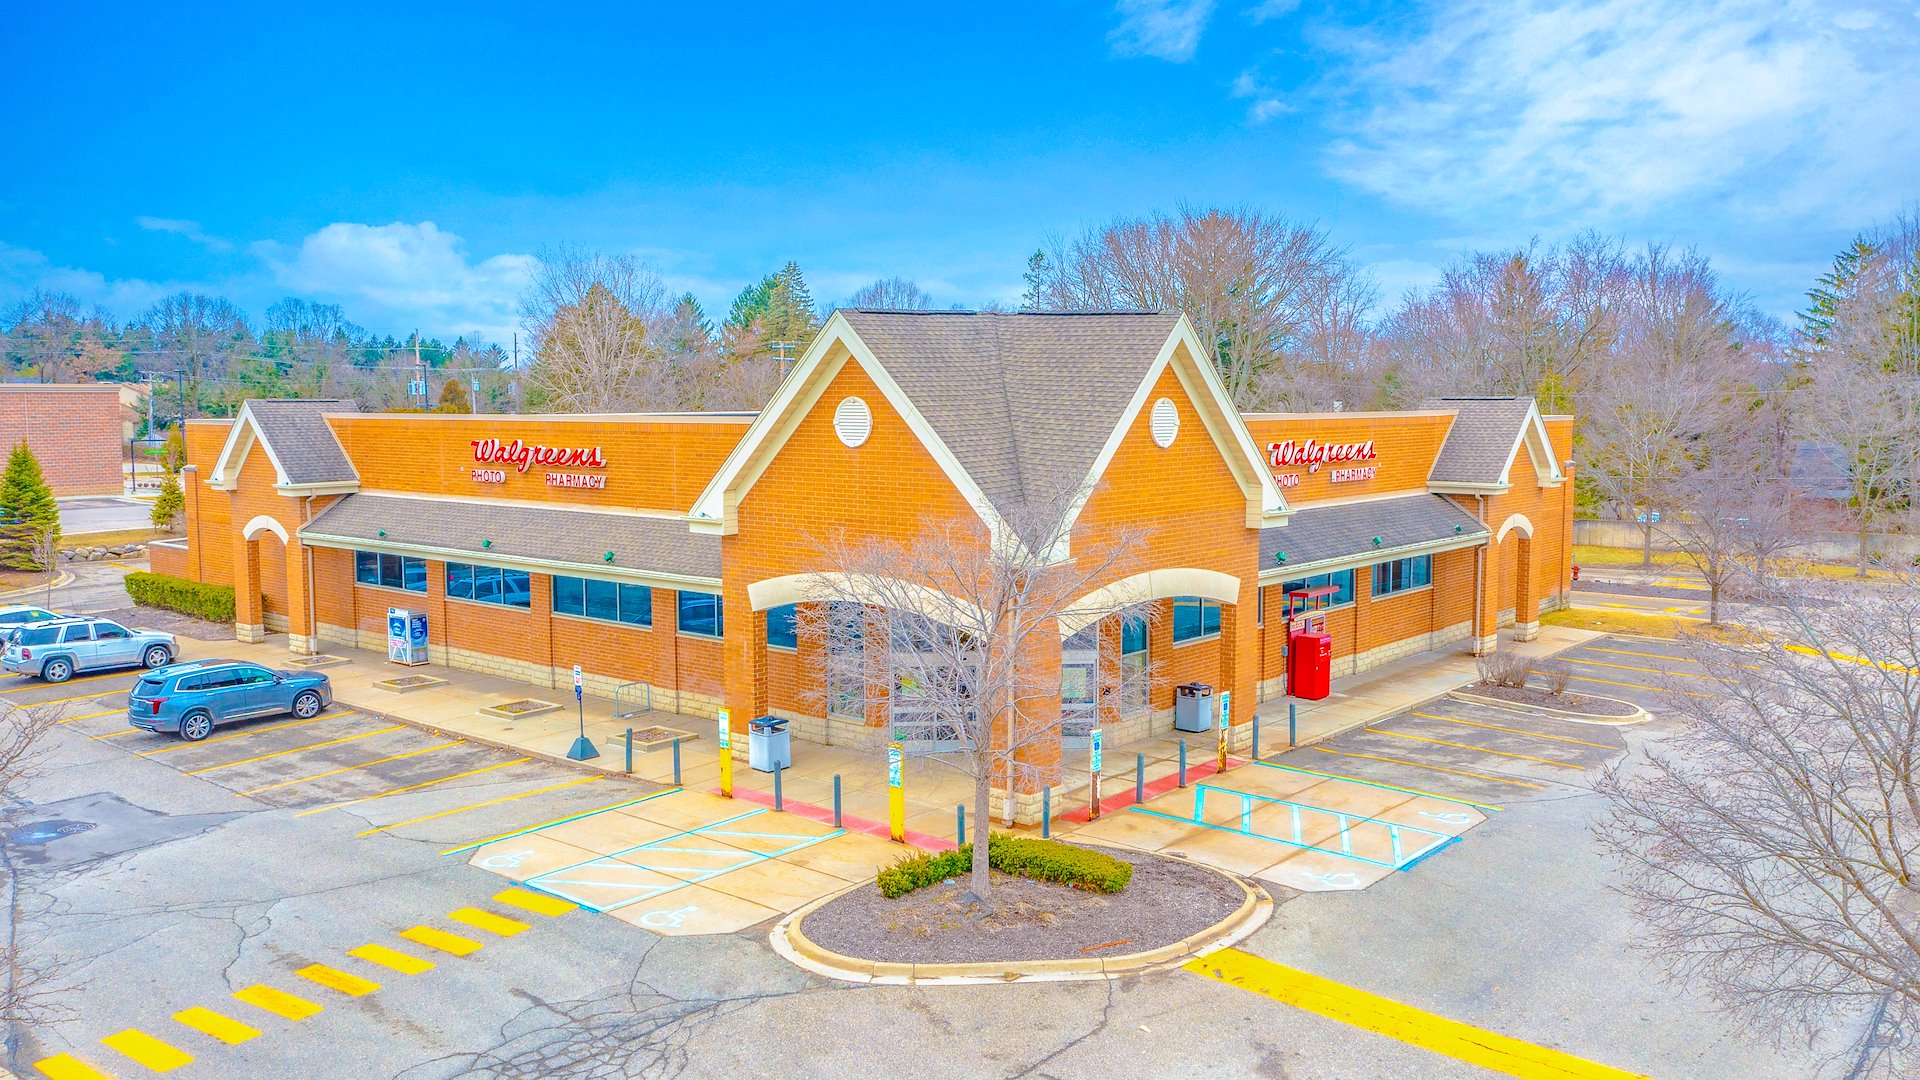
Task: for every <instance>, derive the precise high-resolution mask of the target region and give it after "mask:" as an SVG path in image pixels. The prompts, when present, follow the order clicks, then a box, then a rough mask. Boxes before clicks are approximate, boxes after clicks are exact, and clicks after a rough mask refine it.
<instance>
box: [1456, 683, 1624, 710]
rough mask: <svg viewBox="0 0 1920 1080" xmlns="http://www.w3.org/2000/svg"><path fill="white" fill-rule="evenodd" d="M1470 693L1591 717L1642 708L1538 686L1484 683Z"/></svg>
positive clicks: (1474, 687)
mask: <svg viewBox="0 0 1920 1080" xmlns="http://www.w3.org/2000/svg"><path fill="white" fill-rule="evenodd" d="M1466 692H1467V693H1469V694H1472V695H1474V696H1475V697H1489V698H1498V699H1500V700H1501V701H1513V702H1518V703H1519V704H1522V705H1539V706H1541V707H1543V708H1548V709H1558V710H1560V711H1561V712H1570V713H1585V714H1586V715H1588V716H1632V715H1633V714H1635V713H1637V712H1639V711H1640V707H1639V706H1637V705H1632V704H1629V703H1627V702H1624V701H1615V700H1613V699H1612V698H1600V697H1592V696H1590V695H1588V694H1575V693H1571V692H1569V693H1565V694H1550V693H1548V692H1547V691H1545V690H1542V689H1540V688H1539V687H1535V686H1487V685H1486V684H1484V683H1482V684H1480V685H1478V686H1470V687H1468V688H1467V690H1466Z"/></svg>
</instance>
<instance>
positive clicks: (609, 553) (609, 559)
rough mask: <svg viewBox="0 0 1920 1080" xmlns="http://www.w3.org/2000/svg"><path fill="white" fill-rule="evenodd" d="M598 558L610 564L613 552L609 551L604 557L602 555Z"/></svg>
mask: <svg viewBox="0 0 1920 1080" xmlns="http://www.w3.org/2000/svg"><path fill="white" fill-rule="evenodd" d="M600 558H601V559H603V560H605V561H607V562H612V561H613V552H611V551H609V552H607V553H606V554H605V555H602V556H600Z"/></svg>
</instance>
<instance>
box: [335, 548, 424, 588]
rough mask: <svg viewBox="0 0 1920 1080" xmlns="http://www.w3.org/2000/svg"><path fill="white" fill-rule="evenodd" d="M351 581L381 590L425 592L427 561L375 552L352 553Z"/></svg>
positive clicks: (408, 556)
mask: <svg viewBox="0 0 1920 1080" xmlns="http://www.w3.org/2000/svg"><path fill="white" fill-rule="evenodd" d="M353 580H355V581H357V582H359V583H360V584H362V585H378V586H380V587H381V588H383V589H405V590H407V591H408V592H418V593H423V592H426V591H427V560H425V559H416V558H414V557H413V556H411V555H383V554H381V553H380V552H377V551H356V552H354V553H353Z"/></svg>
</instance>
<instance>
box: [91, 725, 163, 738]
mask: <svg viewBox="0 0 1920 1080" xmlns="http://www.w3.org/2000/svg"><path fill="white" fill-rule="evenodd" d="M158 734H159V732H157V731H148V730H147V729H146V728H137V727H130V728H123V729H121V730H119V731H109V732H107V733H106V734H105V735H89V736H88V738H90V739H117V738H119V737H120V736H122V735H158Z"/></svg>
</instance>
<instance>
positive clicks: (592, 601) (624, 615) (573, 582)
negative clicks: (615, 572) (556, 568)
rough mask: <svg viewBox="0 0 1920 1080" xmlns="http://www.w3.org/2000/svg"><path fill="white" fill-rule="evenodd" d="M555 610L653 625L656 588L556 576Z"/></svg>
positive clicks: (588, 617)
mask: <svg viewBox="0 0 1920 1080" xmlns="http://www.w3.org/2000/svg"><path fill="white" fill-rule="evenodd" d="M553 612H554V614H556V615H577V616H579V617H580V618H583V619H599V620H601V621H603V622H618V623H626V624H627V625H628V626H652V625H653V590H652V589H649V588H647V587H646V586H645V585H626V584H622V583H619V582H613V581H600V580H598V579H596V578H577V577H559V576H555V577H554V579H553Z"/></svg>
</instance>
